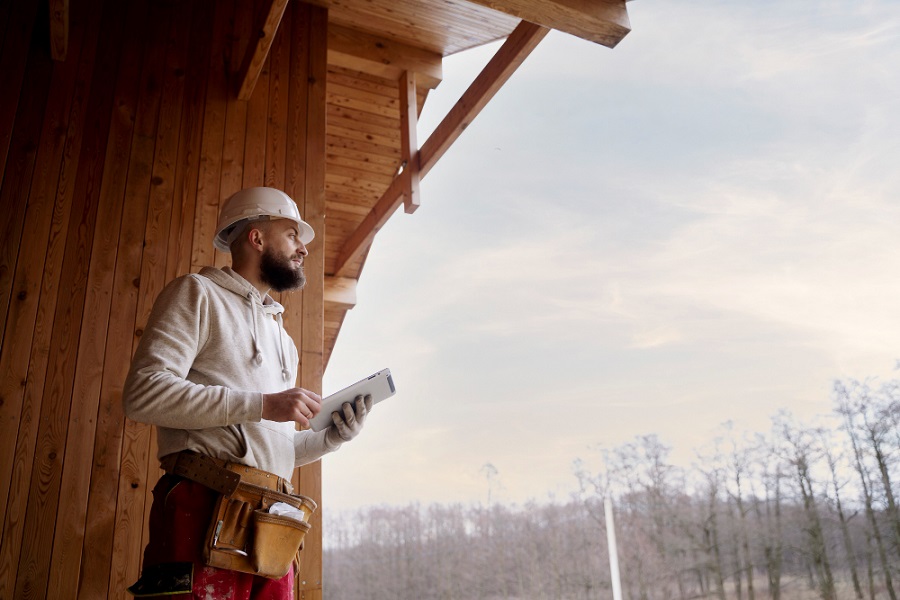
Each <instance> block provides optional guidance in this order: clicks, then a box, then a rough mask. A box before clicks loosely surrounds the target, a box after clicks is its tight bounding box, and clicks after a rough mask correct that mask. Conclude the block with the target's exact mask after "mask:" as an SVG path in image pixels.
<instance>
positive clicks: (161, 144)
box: [126, 2, 191, 585]
mask: <svg viewBox="0 0 900 600" xmlns="http://www.w3.org/2000/svg"><path fill="white" fill-rule="evenodd" d="M190 7H191V4H190V3H187V2H181V3H179V4H178V5H177V6H174V7H173V8H174V9H175V10H176V14H175V15H174V17H173V18H172V19H171V25H170V29H169V38H168V42H167V49H166V66H165V74H164V77H163V84H162V100H161V104H160V109H159V127H158V130H157V141H156V155H155V157H154V159H153V176H152V178H151V180H150V183H151V188H150V208H149V210H148V212H147V228H146V231H145V234H144V256H143V262H142V265H141V290H140V295H139V296H138V307H137V319H136V324H135V328H136V329H135V336H134V340H133V342H132V354H133V353H134V351H135V350H137V344H138V342H139V340H140V336H141V333H142V332H143V330H144V328H145V327H146V324H147V320H148V319H149V317H150V310H151V309H152V307H153V302H155V300H156V297H157V296H158V295H159V292H160V291H161V290H162V288H163V287H164V286H165V284H166V282H167V281H168V278H167V276H166V269H167V261H168V256H167V253H168V249H169V246H168V235H169V231H170V229H171V220H172V207H173V198H174V196H175V172H176V170H177V167H178V163H177V160H178V145H179V139H180V135H181V116H182V113H183V110H182V108H183V103H184V90H185V81H184V73H185V66H186V63H187V50H188V41H189V39H190V23H191V18H190V16H191V10H190ZM148 429H149V432H150V435H149V437H148V443H147V445H146V447H144V448H141V449H140V451H139V452H136V454H141V453H142V454H143V455H144V456H145V457H146V464H145V465H144V467H143V470H144V472H145V476H144V480H145V483H144V485H143V492H144V500H143V506H144V511H143V525H142V528H141V535H140V543H139V544H138V545H137V549H138V552H137V554H136V555H135V556H132V557H131V559H132V560H133V561H134V564H132V565H130V566H131V567H132V568H134V569H135V570H134V580H136V579H137V567H138V566H139V565H140V561H141V558H142V555H141V552H140V551H141V549H142V548H143V547H144V546H145V545H146V544H147V541H148V539H149V516H150V506H151V504H152V501H153V495H152V491H153V486H154V485H155V484H156V481H157V480H158V479H159V477H160V475H161V473H162V471H161V469H160V468H159V461H158V460H157V456H156V455H157V443H156V434H157V432H156V428H155V427H152V428H148ZM132 581H133V580H132V579H130V578H128V577H127V578H126V584H127V585H130V584H131V583H132Z"/></svg>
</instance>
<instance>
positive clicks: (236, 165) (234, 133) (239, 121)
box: [215, 2, 252, 268]
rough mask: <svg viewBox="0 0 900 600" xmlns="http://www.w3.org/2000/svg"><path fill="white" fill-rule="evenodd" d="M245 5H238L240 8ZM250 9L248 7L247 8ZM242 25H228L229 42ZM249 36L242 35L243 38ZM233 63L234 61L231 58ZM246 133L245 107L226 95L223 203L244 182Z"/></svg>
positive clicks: (221, 255)
mask: <svg viewBox="0 0 900 600" xmlns="http://www.w3.org/2000/svg"><path fill="white" fill-rule="evenodd" d="M246 4H248V3H246V2H245V3H239V5H238V6H243V5H246ZM250 8H252V6H251V7H250ZM243 25H244V24H243V23H241V22H240V20H239V19H234V20H233V22H232V26H233V31H234V33H233V35H232V38H234V39H240V38H241V37H242V34H241V32H242V30H243V29H245V28H244V27H243ZM248 33H249V32H247V33H245V34H243V36H246V35H247V34H248ZM232 60H234V58H232ZM246 133H247V103H246V102H245V101H243V100H238V99H237V97H236V96H235V95H234V94H232V93H229V94H228V96H227V100H226V103H225V141H224V144H223V147H222V176H221V180H220V183H219V197H220V198H221V199H222V200H225V199H226V198H228V197H229V196H230V195H232V194H233V193H235V192H237V191H239V190H240V189H241V187H242V186H241V182H242V181H243V179H244V139H245V137H246ZM229 258H230V257H229V255H228V254H227V253H225V252H218V251H217V252H216V262H215V266H217V267H219V268H221V267H224V266H226V265H228V264H229V263H230V262H231V261H230V260H229Z"/></svg>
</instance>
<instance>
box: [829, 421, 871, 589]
mask: <svg viewBox="0 0 900 600" xmlns="http://www.w3.org/2000/svg"><path fill="white" fill-rule="evenodd" d="M818 433H819V436H820V440H821V447H822V454H823V456H824V457H825V462H826V463H827V465H828V471H829V473H830V474H831V489H832V492H834V504H835V510H836V511H837V515H838V522H839V523H840V527H841V539H842V540H843V543H844V552H845V553H846V554H847V568H848V569H849V570H850V578H851V580H852V582H853V591H854V593H855V594H856V597H857V599H858V600H862V599H863V592H862V586H861V585H860V582H859V573H857V561H856V552H855V551H854V549H853V539H852V538H851V536H850V527H849V524H848V518H847V516H846V515H845V514H844V507H843V505H842V504H841V489H843V487H844V486H845V485H846V482H841V481H839V477H838V458H837V457H836V456H835V454H834V452H833V451H832V449H831V448H832V447H833V446H834V445H835V441H834V437H833V435H832V434H831V432H829V431H826V430H820V431H819V432H818Z"/></svg>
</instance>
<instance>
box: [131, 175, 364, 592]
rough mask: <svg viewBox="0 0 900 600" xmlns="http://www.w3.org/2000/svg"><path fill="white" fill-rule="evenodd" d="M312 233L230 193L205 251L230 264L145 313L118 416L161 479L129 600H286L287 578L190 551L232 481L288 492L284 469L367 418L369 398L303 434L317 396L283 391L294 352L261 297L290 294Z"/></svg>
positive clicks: (277, 309) (169, 289)
mask: <svg viewBox="0 0 900 600" xmlns="http://www.w3.org/2000/svg"><path fill="white" fill-rule="evenodd" d="M313 236H314V232H313V230H312V227H310V226H309V225H308V224H307V223H306V222H304V221H303V219H302V218H301V216H300V213H299V211H298V209H297V205H296V204H295V203H294V201H293V200H292V199H291V198H290V197H289V196H288V195H287V194H285V193H283V192H281V191H279V190H276V189H272V188H250V189H246V190H243V191H240V192H238V193H237V194H235V195H233V196H231V197H230V198H228V199H227V200H226V201H225V203H224V205H223V206H222V210H221V213H220V216H219V223H218V226H217V230H216V236H215V240H214V245H215V247H216V248H218V249H219V250H222V251H224V252H230V253H231V256H232V266H231V268H227V267H226V268H224V269H215V268H209V267H207V268H204V269H203V270H201V271H200V272H199V273H197V274H191V275H186V276H183V277H180V278H178V279H176V280H175V281H173V282H171V283H170V284H169V285H168V286H166V288H165V289H164V290H163V291H162V293H160V295H159V298H157V300H156V303H155V304H154V306H153V310H152V312H151V315H150V319H149V321H148V323H147V326H146V328H145V329H144V333H143V335H142V337H141V341H140V344H139V346H138V349H137V352H136V353H135V356H134V360H133V362H132V365H131V370H130V372H129V374H128V379H127V380H126V383H125V389H124V393H123V403H124V406H125V413H126V415H127V416H128V417H129V418H131V419H133V420H135V421H140V422H143V423H150V424H153V425H155V426H156V427H157V428H158V441H159V456H160V460H161V463H162V466H163V468H164V469H165V470H166V475H164V476H163V477H162V478H161V479H160V481H159V483H158V484H157V486H156V487H155V488H154V490H153V496H154V500H153V506H152V508H151V512H150V540H149V543H148V545H147V547H146V549H145V551H144V571H143V574H142V576H141V579H140V580H139V581H138V582H137V583H136V584H135V585H134V586H132V587H131V588H129V591H130V592H132V594H134V595H136V596H140V597H151V596H156V595H160V596H161V595H171V594H173V593H183V594H187V593H193V597H195V598H208V597H212V598H226V597H227V598H233V599H234V600H238V599H251V598H252V599H254V600H262V599H286V598H290V597H291V596H292V592H293V576H294V574H293V570H292V569H289V570H288V573H287V574H286V575H284V576H283V577H280V578H266V577H260V576H258V575H254V574H252V573H248V572H241V571H237V570H232V569H230V568H229V569H222V568H216V567H213V566H209V565H208V564H207V558H206V557H205V554H204V550H206V551H207V552H208V551H209V547H208V546H209V544H210V535H209V531H210V522H211V521H212V519H213V512H214V510H219V506H220V504H217V502H219V500H220V498H222V497H223V496H225V498H226V500H227V499H228V492H233V491H234V485H236V483H234V482H235V481H236V479H235V476H234V475H233V473H235V472H237V473H240V474H241V475H240V477H241V481H242V482H247V483H253V484H254V485H262V486H266V487H267V488H268V489H271V490H273V491H274V492H288V493H289V492H291V491H292V490H291V487H290V478H291V474H292V473H293V471H294V469H295V468H296V467H298V466H301V465H303V464H306V463H309V462H312V461H315V460H317V459H319V458H320V457H322V456H323V455H325V454H327V453H329V452H333V451H335V450H337V449H338V448H339V447H340V446H341V444H342V443H343V442H346V441H349V440H351V439H353V438H354V437H355V436H356V435H357V434H358V433H359V431H360V429H361V428H362V426H363V423H364V422H365V418H366V414H367V412H368V410H369V409H370V408H371V398H370V397H367V398H365V399H364V398H362V397H357V399H356V401H355V402H354V403H353V404H352V405H351V404H350V403H347V404H344V406H343V407H342V411H339V412H335V413H334V414H333V415H332V418H333V421H334V424H333V425H332V426H331V427H329V428H327V429H325V430H323V431H320V432H318V433H316V432H312V431H311V430H309V429H308V428H309V420H310V419H311V418H312V417H313V416H315V415H316V414H317V413H318V412H319V410H320V403H321V400H322V399H321V397H320V396H319V395H318V394H316V393H314V392H312V391H310V390H307V389H303V388H299V387H294V382H295V381H296V378H297V368H298V363H299V355H298V352H297V348H296V347H295V345H294V343H293V341H292V340H291V338H290V336H288V334H287V333H286V332H285V330H284V327H283V323H282V313H283V312H284V309H283V307H282V306H281V305H280V304H278V303H277V302H275V301H274V300H273V299H272V298H271V297H270V296H269V295H268V291H269V290H270V289H272V290H275V291H278V292H283V291H287V290H292V289H300V288H302V287H303V285H304V284H305V282H306V278H305V276H304V273H303V259H304V258H305V257H306V256H307V254H308V252H307V249H306V245H307V244H309V243H310V242H311V241H312V239H313ZM296 424H299V426H300V428H301V430H300V431H297V430H296V429H297V428H296ZM250 508H258V507H250ZM217 514H218V513H217ZM220 526H221V523H220ZM216 536H218V533H216ZM298 543H299V542H298ZM248 550H249V548H246V547H243V546H241V547H238V548H236V549H234V550H230V551H231V552H234V553H235V554H236V555H242V556H244V557H247V556H248V553H247V551H248ZM226 558H227V556H226Z"/></svg>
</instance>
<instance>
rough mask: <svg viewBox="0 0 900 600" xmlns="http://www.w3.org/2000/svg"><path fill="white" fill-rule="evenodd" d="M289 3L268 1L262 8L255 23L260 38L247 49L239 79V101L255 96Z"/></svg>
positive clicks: (284, 0) (285, 1)
mask: <svg viewBox="0 0 900 600" xmlns="http://www.w3.org/2000/svg"><path fill="white" fill-rule="evenodd" d="M287 3H288V0H266V2H265V3H264V4H263V6H262V7H261V11H260V12H259V14H258V15H257V18H256V20H255V21H254V23H255V24H256V26H255V27H254V31H256V32H257V34H258V37H257V38H256V39H255V40H253V41H251V43H250V47H249V48H247V53H246V54H245V55H244V62H243V64H242V65H241V71H240V75H239V77H238V81H239V82H240V88H238V94H237V97H238V100H249V99H250V96H251V95H252V94H253V88H254V87H256V80H257V79H259V74H260V73H261V72H262V68H263V65H264V64H265V63H266V57H268V56H269V49H270V48H271V47H272V41H273V40H274V39H275V34H276V33H277V32H278V25H279V24H280V23H281V17H282V16H283V15H284V9H285V7H286V6H287Z"/></svg>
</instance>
